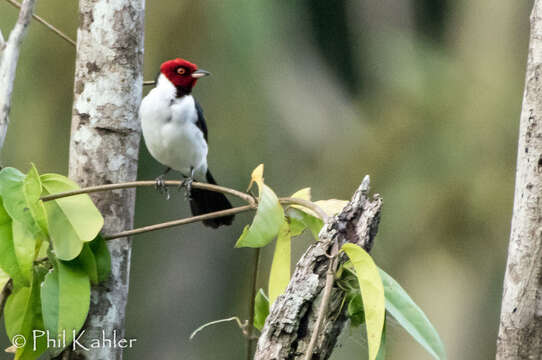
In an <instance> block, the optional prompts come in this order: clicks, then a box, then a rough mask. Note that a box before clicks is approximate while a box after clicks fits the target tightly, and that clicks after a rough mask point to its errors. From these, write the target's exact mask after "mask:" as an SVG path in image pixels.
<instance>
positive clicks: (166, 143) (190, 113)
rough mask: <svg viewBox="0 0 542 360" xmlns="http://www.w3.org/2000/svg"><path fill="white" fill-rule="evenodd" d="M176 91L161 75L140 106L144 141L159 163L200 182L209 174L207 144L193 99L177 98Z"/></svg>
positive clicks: (188, 97)
mask: <svg viewBox="0 0 542 360" xmlns="http://www.w3.org/2000/svg"><path fill="white" fill-rule="evenodd" d="M176 91H177V90H176V88H175V87H174V86H173V84H171V83H170V82H169V80H167V78H165V77H164V76H163V75H160V78H159V79H158V84H157V86H156V88H154V89H152V90H151V91H150V92H149V94H148V95H147V96H146V97H145V98H144V99H143V101H142V102H141V106H140V108H139V116H140V119H141V128H142V130H143V138H144V139H145V144H146V145H147V148H148V149H149V152H150V153H151V155H152V156H153V157H154V158H155V159H156V160H158V161H159V162H160V163H162V164H164V165H166V166H168V167H170V168H172V169H175V170H177V171H180V172H181V173H182V174H184V175H185V176H189V175H190V172H191V169H192V168H193V169H194V170H195V175H196V178H199V179H201V178H202V176H204V175H205V172H206V171H207V142H206V141H205V139H204V138H203V132H202V131H201V130H200V129H199V128H198V127H197V126H196V122H197V120H198V114H197V110H196V104H195V100H194V98H193V97H192V95H185V96H183V97H180V98H177V97H176Z"/></svg>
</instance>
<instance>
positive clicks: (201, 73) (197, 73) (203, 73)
mask: <svg viewBox="0 0 542 360" xmlns="http://www.w3.org/2000/svg"><path fill="white" fill-rule="evenodd" d="M209 75H211V73H210V72H208V71H206V70H203V69H199V70H196V71H194V72H193V73H192V77H193V78H194V79H199V78H202V77H206V76H209Z"/></svg>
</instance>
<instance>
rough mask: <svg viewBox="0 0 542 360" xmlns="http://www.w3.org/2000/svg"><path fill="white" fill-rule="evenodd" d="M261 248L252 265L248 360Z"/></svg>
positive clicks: (250, 351)
mask: <svg viewBox="0 0 542 360" xmlns="http://www.w3.org/2000/svg"><path fill="white" fill-rule="evenodd" d="M260 250H261V248H256V249H255V252H254V262H253V266H252V284H251V286H250V290H249V291H250V292H249V301H248V303H249V309H248V323H247V329H246V330H247V342H246V360H250V359H251V358H252V347H253V344H254V337H253V336H252V334H253V332H254V305H255V297H256V285H257V282H258V269H259V267H260V255H261V251H260Z"/></svg>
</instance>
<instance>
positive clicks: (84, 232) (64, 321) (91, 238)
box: [0, 165, 111, 360]
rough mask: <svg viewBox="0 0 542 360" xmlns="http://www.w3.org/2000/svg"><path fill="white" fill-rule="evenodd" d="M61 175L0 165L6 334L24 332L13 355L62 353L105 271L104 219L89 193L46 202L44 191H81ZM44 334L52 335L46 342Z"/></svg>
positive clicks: (0, 268) (0, 281) (28, 357)
mask: <svg viewBox="0 0 542 360" xmlns="http://www.w3.org/2000/svg"><path fill="white" fill-rule="evenodd" d="M78 188H79V187H78V185H77V184H76V183H74V182H73V181H71V180H69V179H68V178H66V177H65V176H62V175H59V174H43V175H40V174H39V173H38V171H37V169H36V168H35V167H34V166H33V165H32V167H31V168H30V170H29V171H28V173H26V174H23V173H21V172H20V171H19V170H17V169H14V168H10V167H7V168H4V169H2V171H0V288H4V286H6V284H7V282H8V281H9V279H11V281H12V288H13V290H12V292H11V294H10V295H9V297H8V298H7V300H6V304H5V307H4V321H5V328H6V332H7V335H8V337H9V338H10V339H11V340H14V339H16V338H17V336H19V338H20V337H21V336H22V338H24V339H25V340H26V342H25V344H24V345H22V342H20V341H18V342H16V343H14V344H13V345H14V346H13V347H12V348H11V349H13V350H14V352H15V359H16V360H18V359H24V360H32V359H37V358H38V357H39V356H40V355H42V354H43V353H45V352H46V351H48V352H49V353H50V354H52V355H56V354H59V353H60V352H61V351H62V350H63V349H64V348H65V347H67V346H68V345H69V344H70V343H71V342H72V340H73V339H74V337H75V336H76V335H77V333H78V332H79V331H80V329H81V328H82V326H83V324H84V322H85V319H86V317H87V314H88V309H89V305H90V286H91V284H98V283H99V282H101V281H104V280H106V279H107V278H108V277H109V274H110V271H111V259H110V254H109V251H108V249H107V246H106V244H105V241H104V239H103V238H102V237H101V236H100V235H99V232H100V230H101V229H102V227H103V223H104V220H103V217H102V215H101V214H100V212H99V211H98V209H97V208H96V207H95V205H94V204H93V202H92V200H91V199H90V197H89V196H88V195H86V194H84V195H77V196H72V197H68V198H61V199H57V200H53V201H49V202H46V203H44V202H43V201H42V200H41V197H42V196H45V195H49V194H55V193H59V192H65V191H71V190H76V189H78ZM48 339H54V340H55V342H54V344H55V345H54V346H52V344H53V342H52V341H51V342H49V344H48V343H47V340H48Z"/></svg>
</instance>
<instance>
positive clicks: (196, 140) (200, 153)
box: [139, 59, 233, 228]
mask: <svg viewBox="0 0 542 360" xmlns="http://www.w3.org/2000/svg"><path fill="white" fill-rule="evenodd" d="M208 75H210V73H209V72H207V71H205V70H202V69H198V67H197V66H196V65H195V64H192V63H191V62H189V61H186V60H184V59H174V60H169V61H166V62H164V63H163V64H162V65H161V66H160V74H159V75H158V78H157V81H156V87H155V88H154V89H152V90H151V91H150V92H149V93H148V94H147V96H145V98H144V99H143V101H142V102H141V106H140V107H139V116H140V119H141V127H142V130H143V138H144V139H145V144H146V145H147V148H148V149H149V152H150V153H151V155H152V156H153V157H154V158H155V159H156V160H158V161H159V162H160V163H162V164H163V165H165V166H167V168H166V170H165V172H164V173H163V174H162V175H161V176H159V177H158V178H157V179H156V181H157V187H159V188H164V183H163V182H164V177H165V175H166V174H167V173H168V171H170V170H171V169H174V170H177V171H179V172H180V173H181V174H182V175H183V176H184V177H185V181H183V184H185V186H186V187H187V190H188V196H189V201H190V208H191V209H192V213H193V214H194V215H201V214H206V213H210V212H214V211H220V210H225V209H230V208H231V207H232V206H231V204H230V202H229V201H228V199H227V198H226V197H225V196H224V194H222V193H218V192H212V191H207V190H202V189H192V187H191V183H192V180H196V181H199V182H208V183H210V184H216V182H215V180H214V179H213V176H212V175H211V172H210V171H209V169H208V168H207V151H208V147H207V125H206V124H205V118H204V117H203V111H202V108H201V106H200V104H199V103H198V102H197V101H196V99H194V97H193V96H192V95H191V93H192V89H193V88H194V85H196V82H197V81H198V79H200V78H202V77H205V76H208ZM232 221H233V215H229V216H223V217H220V218H215V219H209V220H204V221H203V224H204V225H206V226H210V227H213V228H217V227H219V226H221V225H230V224H231V223H232Z"/></svg>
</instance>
